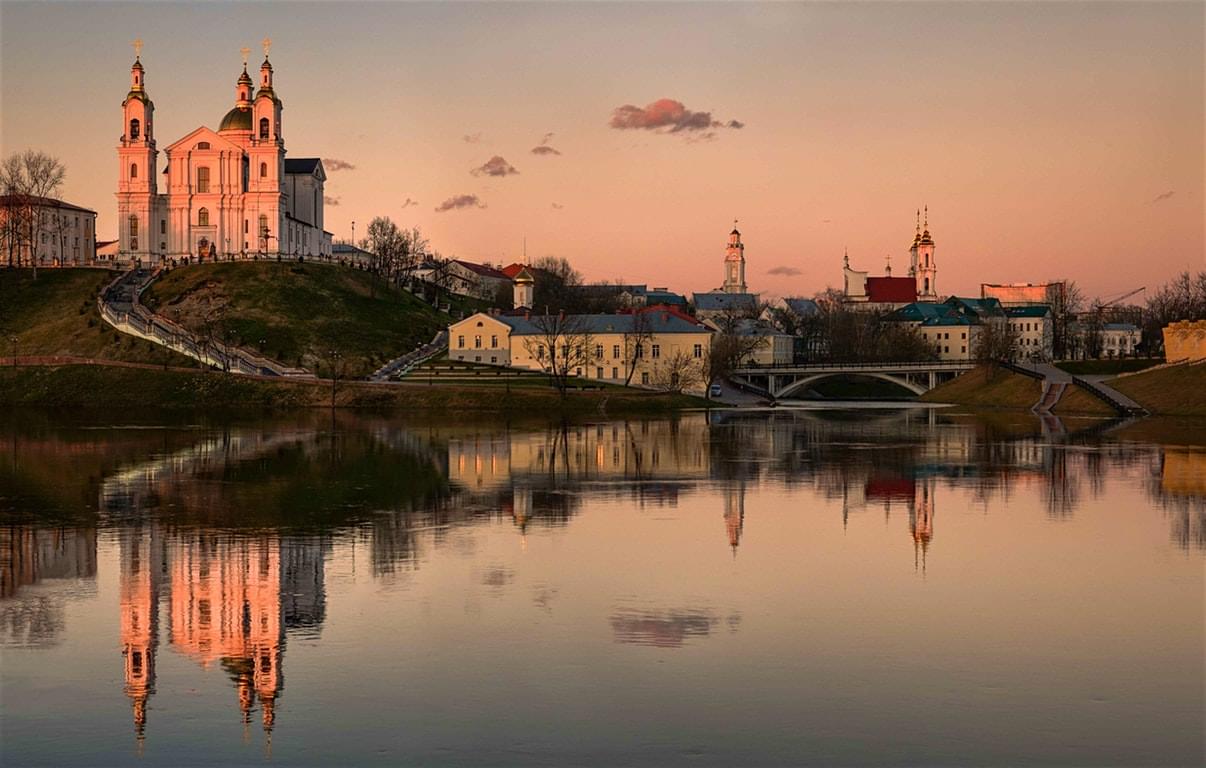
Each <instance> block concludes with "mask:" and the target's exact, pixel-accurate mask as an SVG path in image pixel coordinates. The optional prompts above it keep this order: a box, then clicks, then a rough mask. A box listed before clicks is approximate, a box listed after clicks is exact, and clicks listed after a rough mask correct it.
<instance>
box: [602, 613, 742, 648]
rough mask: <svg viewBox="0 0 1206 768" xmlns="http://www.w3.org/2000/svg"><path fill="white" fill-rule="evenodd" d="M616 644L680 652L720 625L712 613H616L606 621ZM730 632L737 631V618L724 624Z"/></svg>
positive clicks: (739, 618) (729, 618)
mask: <svg viewBox="0 0 1206 768" xmlns="http://www.w3.org/2000/svg"><path fill="white" fill-rule="evenodd" d="M609 621H610V623H611V629H612V632H614V633H615V638H616V642H617V643H627V644H630V645H648V646H652V647H655V648H681V647H682V646H683V645H684V644H685V643H687V642H688V641H690V640H692V639H699V638H704V637H707V636H708V635H710V634H711V633H712V630H713V629H715V628H716V627H717V626H719V625H720V623H721V618H720V617H719V616H717V615H716V613H715V612H714V611H711V610H708V609H699V608H681V609H676V610H669V611H649V610H637V609H632V608H626V609H620V610H618V611H616V612H615V613H614V614H612V616H611V618H610V619H609ZM726 623H727V624H728V627H729V630H730V631H733V632H735V631H737V627H738V625H739V624H741V615H740V614H736V613H734V614H730V615H729V616H728V618H727V620H726Z"/></svg>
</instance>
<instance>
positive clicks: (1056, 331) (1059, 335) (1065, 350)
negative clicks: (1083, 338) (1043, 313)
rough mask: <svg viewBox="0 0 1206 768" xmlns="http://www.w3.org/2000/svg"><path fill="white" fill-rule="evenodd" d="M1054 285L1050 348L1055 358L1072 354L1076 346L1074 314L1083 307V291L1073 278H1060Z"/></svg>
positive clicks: (1050, 294)
mask: <svg viewBox="0 0 1206 768" xmlns="http://www.w3.org/2000/svg"><path fill="white" fill-rule="evenodd" d="M1055 285H1057V286H1059V288H1057V289H1055V290H1053V291H1051V292H1050V293H1049V294H1048V296H1049V298H1050V300H1051V350H1052V354H1053V355H1054V357H1055V359H1056V360H1062V359H1065V358H1068V357H1071V356H1072V353H1073V350H1074V349H1075V347H1077V346H1078V340H1077V339H1075V338H1073V337H1074V336H1075V334H1074V331H1073V329H1074V328H1075V325H1076V316H1077V314H1078V313H1079V312H1081V311H1082V310H1083V309H1084V308H1085V297H1084V293H1083V292H1081V290H1080V287H1079V286H1078V285H1077V284H1076V282H1075V281H1073V280H1061V281H1060V282H1058V283H1055Z"/></svg>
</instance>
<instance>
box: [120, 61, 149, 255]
mask: <svg viewBox="0 0 1206 768" xmlns="http://www.w3.org/2000/svg"><path fill="white" fill-rule="evenodd" d="M133 45H134V64H133V65H132V66H131V67H130V92H129V93H128V94H126V98H125V100H124V101H122V103H121V108H122V134H121V140H120V143H119V144H118V147H117V159H118V173H117V213H118V233H119V245H118V249H119V251H120V252H121V254H123V255H124V256H125V258H127V259H133V260H142V259H148V260H149V257H150V255H151V253H153V252H154V251H155V248H154V246H153V244H152V240H153V239H154V238H155V237H156V235H155V234H154V233H153V232H152V226H153V222H152V218H153V217H152V214H153V213H154V209H155V197H156V195H157V193H158V189H157V187H156V184H157V179H158V177H159V173H158V167H157V165H158V163H157V156H158V154H159V153H158V151H157V150H156V149H155V124H154V116H155V104H154V103H153V102H152V101H151V98H150V96H148V95H147V90H146V70H145V69H143V66H142V41H141V40H135V41H134V43H133Z"/></svg>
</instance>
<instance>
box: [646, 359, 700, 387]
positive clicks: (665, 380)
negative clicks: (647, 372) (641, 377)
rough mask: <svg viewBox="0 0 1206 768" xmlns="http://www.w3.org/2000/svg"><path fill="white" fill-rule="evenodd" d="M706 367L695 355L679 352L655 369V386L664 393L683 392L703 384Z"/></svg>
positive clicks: (663, 360)
mask: <svg viewBox="0 0 1206 768" xmlns="http://www.w3.org/2000/svg"><path fill="white" fill-rule="evenodd" d="M704 376H705V371H704V366H703V365H702V364H701V362H700V361H699V360H698V359H696V358H695V357H694V356H693V355H691V354H688V353H687V352H685V351H683V350H681V349H680V350H677V351H676V352H674V353H673V354H671V355H670V356H668V357H664V358H662V361H661V362H660V363H659V364H658V366H657V367H656V368H655V369H654V372H653V380H652V383H653V386H655V387H657V388H658V389H660V390H662V391H663V392H682V391H683V390H684V389H692V388H695V387H697V386H699V385H700V384H702V383H703V379H704Z"/></svg>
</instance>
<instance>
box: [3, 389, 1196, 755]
mask: <svg viewBox="0 0 1206 768" xmlns="http://www.w3.org/2000/svg"><path fill="white" fill-rule="evenodd" d="M1107 427H1108V425H1103V424H1102V423H1100V422H1082V423H1079V424H1063V425H1060V424H1058V423H1052V424H1047V425H1041V424H1039V423H1038V422H1037V421H1030V420H1027V419H1024V418H1023V419H1019V420H1016V421H1011V420H995V421H982V420H977V419H976V418H973V417H970V416H959V415H954V414H946V413H935V412H932V411H931V412H927V411H873V412H863V413H842V412H784V411H780V412H774V413H745V414H741V415H738V414H727V415H720V416H717V415H713V416H711V417H708V416H704V415H702V414H690V415H684V416H682V417H680V418H676V419H672V420H662V421H610V420H609V421H600V422H597V423H587V424H573V425H568V426H565V427H561V426H559V425H549V424H541V423H538V424H505V423H497V424H493V425H490V424H487V425H482V424H459V425H458V424H431V423H421V422H407V421H403V420H398V419H392V418H373V417H361V416H351V415H339V416H338V417H336V418H335V419H333V420H332V419H331V417H330V416H329V415H321V414H319V415H307V416H302V417H297V418H292V419H285V420H272V421H263V422H245V423H234V424H214V423H207V422H204V421H201V420H198V421H196V422H195V423H181V422H179V421H171V420H165V421H162V422H156V421H153V420H152V421H149V422H144V423H141V424H131V425H114V424H112V423H111V422H103V421H96V420H94V419H90V418H85V417H77V418H74V419H70V420H68V419H64V418H63V417H51V416H41V415H37V414H29V413H22V414H11V413H9V414H0V514H2V515H3V525H0V579H2V583H0V587H2V590H0V653H2V670H0V697H2V698H0V717H2V720H0V757H2V762H3V763H4V764H5V765H10V764H11V765H53V766H73V765H128V764H137V765H173V766H175V765H227V764H250V765H258V764H263V763H267V762H269V761H271V762H274V763H280V764H285V765H306V764H318V763H334V764H343V765H364V764H381V765H399V764H406V765H457V766H462V765H509V764H539V765H558V766H561V765H583V764H600V765H656V766H664V765H675V764H691V765H726V766H727V765H793V764H820V765H837V764H867V763H873V764H914V765H944V764H945V765H1017V764H1076V765H1095V766H1096V765H1144V766H1148V765H1197V764H1200V763H1201V762H1202V760H1203V728H1204V726H1203V721H1204V714H1206V713H1204V707H1203V691H1204V681H1206V677H1204V670H1203V664H1204V661H1203V653H1204V651H1203V649H1204V644H1203V643H1204V636H1203V635H1204V626H1203V611H1204V605H1203V603H1204V585H1203V574H1204V564H1206V448H1201V447H1199V448H1194V447H1192V446H1187V445H1186V443H1193V442H1195V441H1196V442H1198V443H1199V444H1203V443H1206V439H1196V438H1200V437H1202V435H1201V434H1200V433H1199V432H1195V431H1194V430H1193V429H1186V428H1185V427H1184V425H1181V426H1180V427H1179V428H1177V429H1175V430H1172V431H1170V436H1169V437H1167V438H1164V437H1161V434H1162V433H1161V432H1160V430H1153V429H1146V430H1145V431H1144V433H1143V435H1145V437H1143V438H1142V439H1139V438H1137V437H1136V435H1137V434H1138V433H1136V432H1135V431H1134V428H1133V427H1132V428H1126V427H1124V428H1122V429H1109V428H1107ZM1173 432H1175V434H1173ZM1187 435H1188V437H1187Z"/></svg>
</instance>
